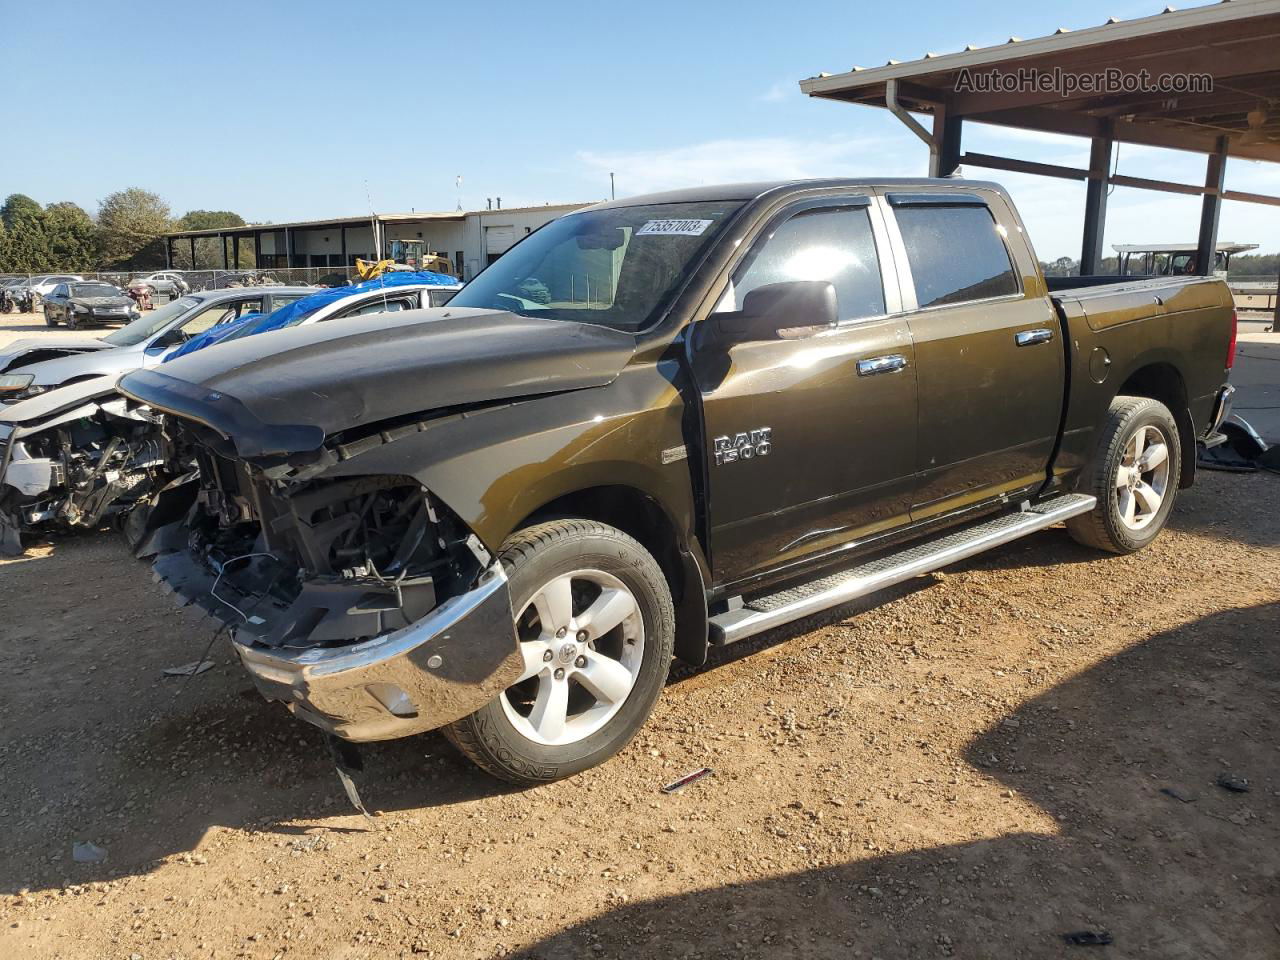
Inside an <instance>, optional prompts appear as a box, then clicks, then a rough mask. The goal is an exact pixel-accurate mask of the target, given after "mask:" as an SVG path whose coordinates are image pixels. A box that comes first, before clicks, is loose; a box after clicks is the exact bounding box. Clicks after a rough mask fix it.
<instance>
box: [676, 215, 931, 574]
mask: <svg viewBox="0 0 1280 960" xmlns="http://www.w3.org/2000/svg"><path fill="white" fill-rule="evenodd" d="M892 264H893V261H892V254H891V252H890V250H889V246H888V241H887V234H886V233H885V230H884V225H883V219H882V214H881V212H880V209H879V207H878V206H877V205H876V204H875V203H873V202H872V201H871V199H870V198H869V197H867V196H862V195H860V196H846V197H839V198H830V199H824V200H821V201H812V200H809V201H804V202H802V203H800V204H797V205H795V206H792V207H791V208H788V209H786V210H784V211H783V212H782V213H780V214H779V215H778V216H777V217H775V218H774V220H773V221H771V222H770V223H769V224H768V225H767V226H766V228H765V229H764V231H763V232H762V234H761V235H760V236H759V237H758V239H757V240H756V241H755V242H754V243H753V244H752V246H751V248H750V249H749V251H748V253H747V254H746V256H745V257H744V258H743V260H742V262H741V263H740V264H739V265H738V267H736V268H735V270H734V272H733V274H732V279H731V281H730V283H729V286H728V288H727V289H726V291H725V293H724V295H723V296H722V298H721V300H720V302H719V304H718V305H717V307H716V311H715V312H714V313H713V314H712V316H711V318H709V320H710V319H714V317H715V314H716V313H721V312H723V313H729V314H732V313H733V312H734V311H736V310H739V309H741V304H742V302H743V298H744V297H745V295H746V294H747V293H748V292H750V291H751V290H753V289H755V288H757V287H760V286H763V285H766V284H773V283H780V282H787V281H793V280H825V281H828V282H830V283H831V284H832V285H833V286H834V287H835V292H836V301H837V305H836V310H837V316H838V322H837V323H836V325H835V326H833V327H825V328H817V329H815V328H813V327H811V326H809V325H808V324H809V323H812V320H811V318H806V317H803V316H796V317H788V318H784V319H785V320H786V321H787V322H788V325H790V323H791V322H792V321H793V322H794V328H793V329H784V330H781V331H779V335H778V336H776V337H773V338H771V339H763V340H751V339H748V338H745V337H744V338H743V339H742V340H741V341H738V342H735V341H734V339H733V333H732V326H731V325H730V326H729V327H728V328H727V329H726V330H725V333H724V334H722V335H721V336H720V337H718V338H702V337H699V338H695V342H699V346H697V347H696V348H695V350H694V369H695V376H696V378H697V382H698V387H699V390H700V392H701V395H702V406H703V418H704V426H705V430H706V438H705V439H706V444H707V448H708V449H707V450H706V457H707V468H706V469H707V476H708V477H709V489H708V500H709V503H708V516H709V522H710V543H711V564H712V568H713V571H714V575H715V579H716V581H717V582H718V583H721V584H724V583H730V582H734V581H743V580H747V579H750V578H751V577H752V576H753V575H756V574H761V573H764V572H765V571H769V570H776V569H777V568H778V567H779V566H783V565H786V564H788V563H793V562H799V561H802V560H804V559H806V558H810V557H814V556H817V555H820V554H823V553H826V552H830V551H833V550H837V549H840V548H842V547H845V546H848V545H849V544H850V543H853V542H857V541H859V540H861V539H864V538H867V537H871V536H874V535H876V534H878V533H881V532H883V531H886V530H888V529H891V528H893V527H895V526H897V525H899V524H903V523H906V522H907V521H908V520H909V516H910V505H911V490H912V484H913V476H912V475H913V473H914V470H915V454H916V380H915V355H914V347H913V344H912V340H911V333H910V330H909V329H908V327H907V324H906V322H905V320H904V319H903V318H902V316H901V315H900V306H901V301H900V297H899V292H898V286H897V278H896V273H895V271H894V269H893V266H892ZM721 322H722V323H724V322H725V321H721ZM806 328H807V329H806Z"/></svg>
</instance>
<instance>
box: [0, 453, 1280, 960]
mask: <svg viewBox="0 0 1280 960" xmlns="http://www.w3.org/2000/svg"><path fill="white" fill-rule="evenodd" d="M1278 545H1280V482H1277V480H1276V478H1274V477H1272V476H1270V475H1265V474H1248V475H1237V474H1222V473H1213V474H1204V475H1202V477H1201V478H1200V482H1199V483H1198V484H1197V486H1196V487H1195V488H1194V489H1193V490H1192V491H1190V492H1189V494H1186V495H1184V496H1183V497H1182V498H1181V499H1180V501H1179V504H1178V507H1177V510H1176V513H1175V518H1174V524H1173V529H1172V530H1171V531H1170V532H1169V533H1168V534H1166V535H1165V536H1162V538H1161V539H1160V541H1159V542H1158V543H1157V544H1156V545H1155V546H1154V547H1152V548H1151V549H1150V550H1149V551H1147V552H1145V553H1143V554H1139V555H1137V556H1134V557H1107V558H1102V557H1099V556H1098V555H1097V554H1094V553H1092V552H1090V551H1088V550H1086V549H1084V548H1082V547H1078V546H1076V545H1075V544H1073V543H1072V542H1071V541H1070V540H1069V539H1068V538H1067V536H1066V535H1065V533H1064V532H1063V531H1061V530H1050V531H1045V532H1044V533H1041V534H1037V535H1035V536H1034V537H1032V538H1029V539H1027V540H1025V541H1022V542H1019V543H1015V544H1012V545H1010V546H1008V547H1006V548H1004V549H1001V550H999V551H996V552H994V553H990V554H987V555H985V556H983V557H980V558H977V559H975V560H973V561H970V562H967V563H965V564H963V565H961V566H957V567H954V568H951V569H948V570H947V571H945V572H943V573H941V574H937V575H934V576H927V577H921V578H918V579H917V580H915V581H913V582H912V583H910V584H906V585H903V586H901V587H899V588H897V589H895V590H892V591H888V592H887V593H886V594H885V595H884V596H882V597H879V598H877V603H878V605H872V604H871V603H864V604H861V605H859V606H856V607H850V608H849V609H847V610H843V611H839V612H837V613H833V614H831V615H829V616H826V617H822V618H818V619H815V620H813V621H811V622H809V623H806V624H803V625H799V626H797V627H796V628H794V629H791V630H790V631H788V632H784V633H775V634H772V635H768V636H764V637H761V638H757V639H753V640H751V641H747V642H746V643H745V644H742V645H738V646H735V647H730V648H726V649H724V650H722V651H717V652H716V653H715V654H714V655H713V658H712V662H711V663H710V664H708V666H707V667H705V668H702V669H698V670H693V669H689V668H686V667H677V668H676V670H675V671H674V675H673V677H672V681H671V683H670V684H669V685H668V689H667V691H666V694H665V696H664V698H663V700H662V701H661V703H660V704H659V707H658V709H657V712H656V713H655V715H654V717H653V719H652V721H651V723H650V724H649V725H648V726H647V727H646V728H645V729H644V730H643V731H642V732H641V734H640V735H639V736H638V737H637V738H636V740H635V741H634V742H633V743H632V744H631V745H630V746H629V747H628V748H627V749H626V750H625V751H623V753H622V754H621V755H620V756H619V757H617V758H616V759H614V760H612V761H610V762H609V763H608V764H607V765H605V766H604V767H602V768H599V769H596V770H592V771H589V772H587V773H585V774H583V775H581V776H579V777H576V778H574V779H572V780H570V781H567V782H564V783H559V784H555V785H551V786H547V787H543V788H539V789H536V790H530V791H525V792H514V791H511V790H509V789H507V788H506V787H504V786H503V785H502V784H499V783H496V782H494V781H492V780H490V779H488V778H486V777H485V776H484V775H483V774H480V773H478V772H476V771H474V770H473V769H472V768H471V767H470V766H469V765H468V764H466V763H465V762H464V761H462V760H460V759H459V758H458V756H457V755H456V754H455V753H454V752H453V750H452V749H451V748H450V747H449V746H448V745H447V743H445V741H444V740H443V738H441V737H438V736H434V735H430V736H425V737H420V738H415V739H413V740H408V741H398V742H393V743H387V744H380V745H374V746H372V747H370V748H369V749H367V750H366V751H365V752H364V759H365V769H364V771H363V772H362V773H360V774H359V781H360V791H361V794H362V796H363V798H364V801H365V803H366V804H367V805H368V807H369V808H370V811H371V812H372V813H374V814H375V817H374V824H373V825H370V824H369V823H368V822H367V821H365V819H364V818H363V817H361V816H360V815H359V814H358V813H357V812H355V811H354V810H353V809H352V807H351V804H350V803H349V801H348V800H347V797H346V796H345V794H344V792H343V789H342V786H341V784H340V783H339V781H338V779H337V777H336V776H335V775H334V768H333V763H332V761H331V759H330V756H329V753H328V751H327V749H326V747H325V742H324V738H323V737H322V736H321V735H320V734H319V732H318V731H315V730H313V729H311V728H309V727H307V726H305V725H302V724H299V723H297V722H295V721H294V720H292V719H291V718H290V717H289V716H288V715H287V714H286V713H285V712H284V711H283V710H282V709H281V708H279V707H278V706H275V705H271V704H267V703H265V702H263V701H262V700H261V698H260V697H259V696H258V695H257V693H256V692H254V691H253V689H252V687H251V684H250V682H249V681H248V679H247V678H246V677H245V675H244V674H243V672H242V671H241V668H240V667H239V665H238V663H236V662H235V657H234V654H233V653H232V651H231V649H230V647H229V645H228V644H227V643H226V640H225V637H223V638H220V639H219V641H218V644H217V645H216V646H215V647H214V649H213V651H212V652H211V653H210V654H209V655H208V657H207V658H202V659H209V660H212V661H213V662H214V666H213V667H212V668H211V669H209V670H208V671H206V672H205V673H203V674H201V675H200V677H199V680H198V682H192V683H190V685H189V686H188V687H187V689H186V691H185V693H184V695H183V696H181V697H177V698H175V697H173V696H172V692H173V690H174V688H175V685H174V683H173V680H172V679H166V678H164V677H163V676H162V671H163V669H164V668H166V667H171V666H173V665H174V664H183V663H187V662H188V661H192V660H195V659H197V658H201V653H202V651H203V649H204V647H205V646H206V644H207V643H208V631H207V629H206V628H205V627H204V626H194V627H187V626H185V625H184V621H183V620H182V619H180V618H179V617H177V616H175V614H174V611H173V607H172V606H171V603H170V601H169V600H168V599H167V598H166V597H164V596H162V595H160V594H159V592H158V591H156V590H155V589H154V588H153V585H152V584H151V581H150V577H149V576H148V573H147V571H146V569H145V568H144V567H140V566H139V565H138V564H137V562H136V561H134V560H133V559H131V558H130V557H129V556H128V554H127V552H126V550H125V549H124V547H123V545H122V543H121V542H120V541H119V540H118V539H117V538H116V537H114V536H112V535H103V536H94V537H90V536H85V537H68V538H61V537H60V538H58V539H56V540H53V541H51V542H49V543H45V544H37V545H35V546H34V547H33V549H32V551H30V552H29V554H28V558H27V559H24V560H20V561H17V562H13V563H7V564H0V624H3V629H2V630H0V766H2V768H3V770H4V776H3V777H0V831H2V833H0V835H2V836H3V837H4V844H3V847H2V849H3V856H0V957H15V958H18V957H21V958H23V960H28V958H30V960H44V958H50V960H51V958H61V960H69V958H76V960H78V958H93V960H99V958H109V960H115V958H120V960H124V958H128V957H131V956H136V957H138V958H142V960H169V958H178V957H181V958H209V957H216V958H242V957H243V958H255V960H256V958H261V960H273V958H275V960H293V958H310V957H316V958H320V957H323V958H338V960H356V958H360V960H366V958H400V957H405V958H420V957H421V958H441V960H444V958H448V960H453V958H464V960H471V958H477V957H478V958H489V957H507V956H529V957H532V956H538V957H543V958H548V960H550V958H555V960H562V958H569V960H573V958H590V960H596V958H624V957H625V958H628V960H630V958H643V957H660V958H663V960H668V958H684V957H689V958H706V960H712V958H735V960H736V958H761V960H764V958H776V957H804V958H833V960H835V958H839V960H848V958H859V957H860V958H864V960H865V958H870V957H880V958H885V960H888V958H912V960H915V958H921V957H953V956H954V957H977V958H986V957H990V958H1009V957H1035V958H1041V957H1078V956H1080V955H1081V952H1082V951H1083V952H1084V953H1086V954H1087V953H1089V952H1090V950H1091V949H1092V950H1096V951H1097V954H1098V955H1099V956H1106V957H1110V958H1117V957H1144V958H1160V960H1167V958H1202V957H1241V958H1245V957H1249V958H1252V957H1259V958H1261V957H1275V956H1280V927H1277V924H1280V880H1278V879H1277V878H1280V809H1278V806H1277V804H1278V802H1280V793H1278V792H1280V764H1278V762H1277V760H1278V758H1280V709H1277V708H1278V707H1280V646H1278V645H1277V643H1276V638H1277V636H1280V546H1278ZM180 682H186V680H185V679H184V680H182V681H180ZM704 766H707V767H714V769H715V777H714V779H711V780H707V781H705V782H703V783H701V784H699V785H698V786H697V787H695V788H692V789H686V790H683V791H680V792H677V793H674V794H670V795H664V794H662V793H660V792H659V791H658V790H657V789H655V785H656V784H664V783H669V782H671V781H673V780H676V779H677V778H679V777H681V776H682V775H684V774H686V773H688V772H689V771H691V770H696V769H699V768H701V767H704ZM1220 775H1224V776H1226V777H1228V778H1230V779H1231V780H1232V782H1234V781H1235V779H1236V778H1240V779H1241V780H1242V781H1243V780H1247V782H1248V787H1249V790H1248V792H1247V793H1239V792H1234V791H1233V790H1232V789H1231V788H1230V787H1226V786H1225V785H1224V786H1216V784H1218V783H1219V776H1220ZM1162 790H1163V791H1177V793H1174V794H1173V795H1170V794H1169V793H1162ZM1180 793H1185V796H1187V797H1191V798H1193V799H1194V802H1176V800H1177V799H1182V797H1180V796H1179V795H1178V794H1180ZM86 842H92V844H94V846H95V847H97V848H99V849H102V850H106V851H109V856H108V858H107V859H106V860H104V861H102V862H98V863H81V862H77V861H76V859H75V856H74V854H73V844H77V843H86ZM1064 931H1079V932H1083V931H1092V932H1098V933H1100V932H1102V931H1106V932H1107V933H1108V934H1110V935H1111V936H1112V937H1113V938H1114V940H1113V942H1112V943H1111V944H1110V945H1108V946H1097V947H1093V948H1089V947H1078V946H1074V945H1071V944H1068V943H1067V942H1066V941H1065V940H1064V939H1063V932H1064Z"/></svg>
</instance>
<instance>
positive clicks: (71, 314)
mask: <svg viewBox="0 0 1280 960" xmlns="http://www.w3.org/2000/svg"><path fill="white" fill-rule="evenodd" d="M66 320H67V329H68V330H76V329H78V328H79V326H80V321H79V320H77V319H76V312H75V310H74V309H73V310H68V311H67V316H66Z"/></svg>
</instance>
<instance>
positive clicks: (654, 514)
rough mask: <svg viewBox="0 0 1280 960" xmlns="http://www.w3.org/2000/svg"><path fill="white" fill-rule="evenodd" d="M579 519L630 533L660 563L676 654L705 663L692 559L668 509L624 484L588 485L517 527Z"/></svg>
mask: <svg viewBox="0 0 1280 960" xmlns="http://www.w3.org/2000/svg"><path fill="white" fill-rule="evenodd" d="M561 517H581V518H582V519H585V520H596V521H598V522H600V523H607V524H608V525H609V526H611V527H617V528H618V529H619V530H621V531H622V532H623V533H625V534H627V535H628V536H631V537H634V538H635V539H636V540H637V541H639V543H640V545H641V546H642V547H644V548H645V549H646V550H648V551H649V553H650V554H651V555H652V556H653V558H654V559H655V560H657V561H658V566H659V567H661V568H662V573H663V576H665V577H666V578H667V585H668V586H669V587H670V588H671V598H672V600H673V601H674V603H675V609H676V648H675V652H676V655H677V656H679V657H680V659H681V660H684V661H686V662H688V663H692V664H695V665H701V664H702V663H705V662H706V656H707V651H706V645H707V608H706V594H705V592H704V589H703V584H702V576H701V573H700V571H699V570H698V566H697V563H696V561H695V560H694V559H693V558H692V557H690V556H688V554H687V553H683V552H682V551H681V549H680V537H679V534H678V532H677V531H676V528H675V525H674V524H673V523H672V522H671V519H670V517H668V516H667V514H666V511H664V510H663V509H662V507H661V506H659V505H658V502H657V501H656V500H655V499H654V498H653V497H651V496H649V495H648V494H646V493H644V492H643V491H641V490H637V489H636V488H635V487H628V486H624V485H616V486H601V487H591V488H588V489H586V490H578V491H576V492H574V493H570V494H566V495H565V496H563V497H559V498H557V499H555V500H552V501H551V502H550V503H548V504H546V505H544V506H542V507H539V508H538V509H537V510H535V511H534V512H533V513H531V514H530V515H529V516H528V517H526V518H525V519H524V521H523V522H522V523H520V525H519V527H518V528H517V529H521V528H524V527H527V526H529V525H531V524H534V523H541V522H543V521H545V520H553V519H556V518H561Z"/></svg>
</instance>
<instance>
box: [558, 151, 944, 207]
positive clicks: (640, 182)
mask: <svg viewBox="0 0 1280 960" xmlns="http://www.w3.org/2000/svg"><path fill="white" fill-rule="evenodd" d="M888 143H889V141H887V140H886V139H883V138H880V137H836V138H827V139H802V138H789V137H762V138H758V139H755V138H744V139H726V140H710V141H707V142H705V143H695V144H689V145H686V146H676V147H667V148H660V149H654V150H619V151H609V152H603V151H594V150H584V151H580V152H579V153H578V154H577V160H578V163H579V164H581V165H582V166H583V167H584V168H586V171H585V175H586V176H588V177H590V178H592V179H596V180H598V179H600V177H601V175H604V176H606V177H607V175H608V174H609V173H614V174H616V179H617V184H618V192H619V193H620V194H621V195H623V196H629V195H633V194H637V193H652V192H654V191H657V190H669V189H672V188H676V187H693V186H702V185H705V184H711V183H735V182H741V181H751V180H791V179H796V180H802V179H807V178H810V177H831V176H841V175H844V176H855V177H856V176H876V175H877V174H878V175H880V176H886V175H889V174H888V173H887V172H886V171H888V170H890V169H896V168H898V167H899V166H900V164H898V163H894V162H893V160H894V158H893V157H892V156H890V155H888V153H887V151H886V149H885V148H886V146H887V145H888ZM915 166H916V167H923V166H924V160H923V159H920V161H919V162H918V163H917V164H915ZM918 172H923V171H918Z"/></svg>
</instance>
